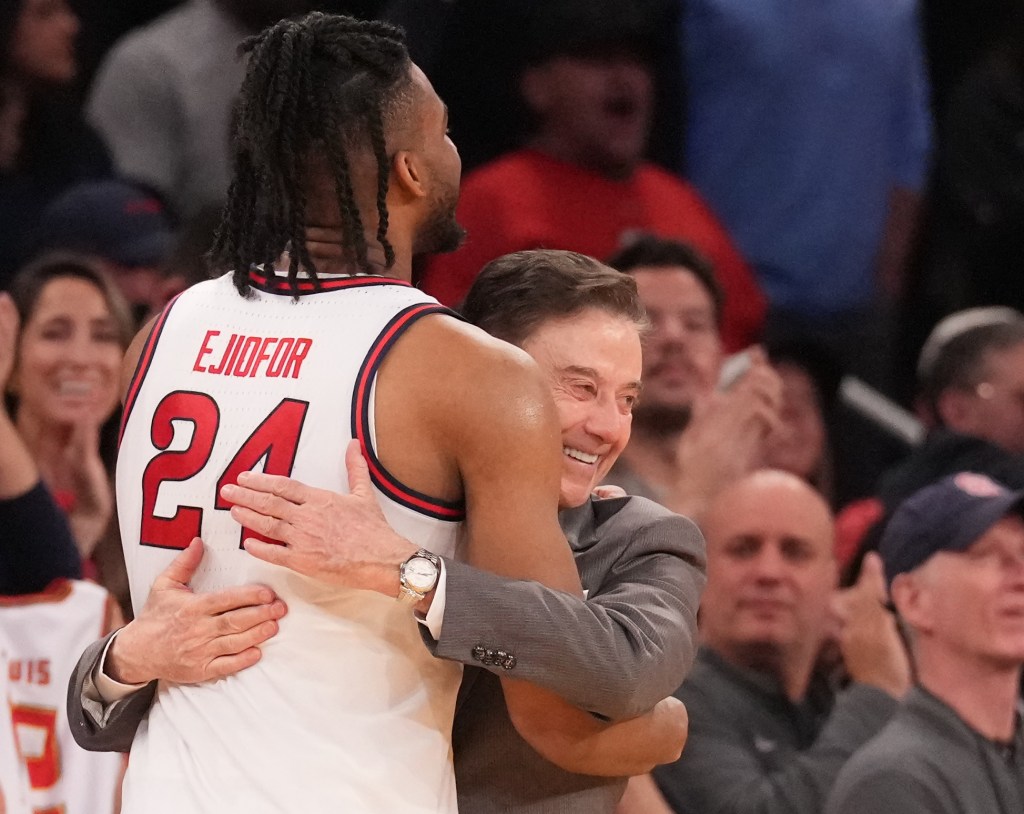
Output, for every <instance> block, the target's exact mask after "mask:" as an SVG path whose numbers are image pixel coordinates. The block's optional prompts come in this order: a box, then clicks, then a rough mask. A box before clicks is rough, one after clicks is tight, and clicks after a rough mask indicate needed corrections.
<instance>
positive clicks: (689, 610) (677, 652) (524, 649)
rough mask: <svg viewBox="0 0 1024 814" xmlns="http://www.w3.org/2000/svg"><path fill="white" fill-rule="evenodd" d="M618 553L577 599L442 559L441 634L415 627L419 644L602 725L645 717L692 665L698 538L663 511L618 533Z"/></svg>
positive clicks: (700, 576) (700, 564) (701, 576)
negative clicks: (538, 690) (557, 700)
mask: <svg viewBox="0 0 1024 814" xmlns="http://www.w3.org/2000/svg"><path fill="white" fill-rule="evenodd" d="M617 554H618V556H616V558H615V560H614V562H613V563H612V564H611V567H610V568H609V569H608V571H607V573H606V576H605V577H604V579H603V580H602V581H601V583H600V587H599V588H596V589H594V590H592V591H591V592H590V594H589V596H588V598H587V599H586V600H583V599H579V598H576V597H573V596H570V595H568V594H564V593H561V592H559V591H554V590H551V589H548V588H545V587H544V586H542V585H540V584H539V583H536V582H529V581H522V580H509V579H505V578H503V577H499V576H496V575H494V574H490V573H486V572H483V571H480V570H478V569H475V568H472V567H470V566H468V565H466V564H464V563H459V562H454V561H446V562H445V568H446V572H447V587H446V600H445V612H444V623H443V626H442V630H441V636H440V639H439V640H437V641H435V640H434V639H433V638H432V637H431V636H430V634H429V633H428V632H427V631H426V628H423V629H422V630H421V633H422V634H423V638H424V642H425V643H426V645H427V647H428V648H429V649H430V650H431V651H432V652H433V654H434V655H435V656H438V657H440V658H446V659H451V660H454V661H460V662H462V663H464V664H468V665H472V666H483V667H484V668H485V669H487V670H489V671H490V672H492V673H494V674H496V675H499V676H502V675H506V676H509V677H512V678H517V679H523V680H526V681H529V682H531V683H533V684H537V685H539V686H541V687H544V688H546V689H548V690H551V691H553V692H555V693H556V694H558V695H560V696H562V697H563V698H565V699H566V700H568V701H569V702H570V703H572V704H574V705H576V706H579V707H580V708H582V709H586V710H588V711H590V712H593V713H595V714H598V715H601V716H603V717H606V718H609V719H620V718H628V717H633V716H635V715H638V714H640V713H642V712H645V711H646V710H648V709H650V708H651V707H652V706H654V705H655V704H656V703H657V702H658V701H660V700H661V699H662V698H664V697H666V696H668V695H670V694H671V693H672V692H673V691H674V690H675V689H676V688H677V687H678V686H679V684H680V683H681V681H682V679H683V678H684V677H685V675H686V673H687V672H688V671H689V669H690V666H691V665H692V663H693V659H694V654H695V646H696V645H695V639H696V615H697V605H698V602H699V599H700V592H701V590H702V589H703V586H704V580H705V566H704V540H703V538H702V536H701V534H700V532H699V531H698V530H697V527H696V526H695V525H693V523H691V522H690V521H689V520H686V519H685V518H682V517H679V516H678V515H671V514H668V513H664V514H663V515H662V516H660V517H658V518H657V519H655V520H654V521H653V522H650V523H646V524H644V525H642V526H640V527H639V528H636V529H635V530H634V531H633V532H632V533H630V534H629V535H628V536H627V535H625V534H624V535H623V540H622V546H621V548H620V551H619V552H617ZM583 577H584V579H583V582H584V585H587V584H588V580H587V578H586V577H587V574H586V573H585V572H584V574H583Z"/></svg>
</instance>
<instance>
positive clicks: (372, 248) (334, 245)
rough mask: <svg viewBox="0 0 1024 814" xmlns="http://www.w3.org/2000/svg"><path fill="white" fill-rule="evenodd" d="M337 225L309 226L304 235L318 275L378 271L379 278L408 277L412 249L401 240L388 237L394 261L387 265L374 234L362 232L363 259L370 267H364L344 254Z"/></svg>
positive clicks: (402, 278)
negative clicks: (364, 242)
mask: <svg viewBox="0 0 1024 814" xmlns="http://www.w3.org/2000/svg"><path fill="white" fill-rule="evenodd" d="M343 240H344V238H343V233H342V231H341V227H335V228H331V227H322V226H316V227H309V228H308V229H307V235H306V249H307V251H308V252H309V256H310V258H311V259H312V261H313V262H314V263H315V264H316V268H317V271H319V272H320V273H322V274H366V273H371V274H379V275H381V276H382V277H393V278H395V279H398V280H405V281H407V282H408V281H411V280H412V251H411V248H409V247H407V246H406V245H404V243H403V242H402V241H399V240H395V239H393V238H392V248H393V249H394V250H395V260H394V263H392V265H391V266H390V267H389V266H388V265H387V259H386V257H385V255H384V248H383V247H382V246H381V245H380V243H378V242H377V239H376V236H375V235H370V234H367V235H366V259H367V261H369V265H370V269H369V270H367V269H365V268H363V267H362V266H360V265H359V264H357V263H354V262H352V259H351V258H350V257H349V256H347V255H348V253H347V252H346V251H345V244H344V242H343Z"/></svg>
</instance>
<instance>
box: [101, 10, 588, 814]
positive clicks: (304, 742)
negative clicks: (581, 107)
mask: <svg viewBox="0 0 1024 814" xmlns="http://www.w3.org/2000/svg"><path fill="white" fill-rule="evenodd" d="M244 48H245V49H246V50H247V51H249V53H250V57H249V65H248V68H247V74H246V79H245V82H244V83H243V87H242V90H241V94H240V100H239V106H238V109H237V112H236V117H235V119H236V125H235V134H234V141H233V144H234V178H233V181H232V184H231V190H230V193H229V200H228V204H227V206H226V209H225V214H224V219H223V223H222V226H221V229H220V230H219V232H218V236H217V240H216V243H215V246H214V254H213V256H214V260H215V262H216V263H217V264H218V265H219V266H220V267H222V268H224V269H228V270H230V271H229V273H227V274H225V275H224V276H223V277H221V278H219V279H217V280H212V281H209V282H206V283H201V284H199V285H197V286H195V287H193V288H192V289H189V290H188V291H186V292H185V293H183V294H182V295H181V296H180V297H179V298H178V299H177V300H175V301H174V302H173V303H172V304H171V305H170V306H169V307H168V308H167V309H166V310H165V311H164V312H163V314H162V315H161V316H160V317H159V318H158V319H157V320H156V321H155V323H154V324H153V325H152V326H149V327H147V329H144V330H143V332H142V333H141V334H140V336H139V337H138V338H137V339H136V342H135V343H133V346H132V348H130V349H129V353H128V355H127V357H126V363H125V370H126V373H127V372H131V371H134V373H133V374H132V375H131V376H130V377H128V376H126V379H127V392H126V400H125V411H124V416H125V417H124V422H123V427H122V439H121V448H120V449H121V453H120V457H119V461H118V467H117V495H118V510H119V519H120V524H121V533H122V541H123V544H124V548H125V560H126V564H127V567H128V572H129V578H130V580H131V587H132V596H133V604H134V606H135V608H136V611H138V610H140V609H141V607H142V606H143V604H144V602H145V601H146V596H147V593H148V590H149V588H150V585H151V584H152V583H153V581H154V579H155V578H156V577H157V576H158V574H160V573H161V572H162V571H163V570H164V568H165V567H166V566H167V564H168V563H170V562H171V561H172V560H173V558H174V557H175V555H176V554H177V553H178V552H179V551H180V550H181V549H184V548H186V547H187V546H188V545H189V543H190V541H191V540H192V539H193V537H195V536H198V535H199V534H200V533H201V534H202V537H203V539H204V540H205V541H206V554H205V557H204V559H203V563H202V565H201V567H200V568H199V571H198V573H197V575H196V577H195V579H194V580H193V583H192V585H193V587H194V588H196V589H197V590H199V591H209V590H217V589H221V588H225V587H229V586H235V585H241V584H244V583H262V584H264V585H266V586H268V587H269V588H270V589H272V590H273V591H274V592H275V593H276V594H277V596H279V597H280V598H281V599H282V600H283V601H284V602H286V603H287V606H288V614H287V616H286V617H285V618H283V619H282V620H281V623H280V632H279V634H278V635H277V636H276V637H275V638H274V639H273V641H272V642H271V643H269V644H267V645H266V646H265V647H264V649H263V656H262V658H261V659H260V661H259V662H258V663H257V664H256V665H255V666H253V667H251V668H250V669H248V670H244V671H243V672H241V673H239V674H238V675H236V676H233V677H231V678H228V679H225V680H223V681H215V682H208V683H204V684H200V685H196V686H182V685H177V684H174V683H172V682H161V685H160V688H159V692H158V694H157V698H156V699H155V701H154V704H153V707H152V709H151V711H150V713H149V716H148V718H147V720H146V721H145V722H144V723H143V725H142V727H141V728H140V729H139V731H138V734H137V736H136V738H135V741H134V744H133V747H132V756H131V761H130V765H129V769H128V773H127V777H126V780H125V786H124V804H123V811H124V812H125V813H126V814H134V813H135V812H140V811H145V812H150V813H152V814H161V812H180V811H190V812H233V811H238V812H242V811H244V812H247V814H250V813H251V812H263V811H266V812H280V811H297V810H309V811H328V810H331V811H333V810H344V811H348V812H367V813H369V812H380V811H403V812H428V811H429V812H454V811H455V789H454V782H453V776H452V763H451V748H450V733H451V724H452V716H453V712H454V704H455V693H456V690H457V688H458V681H459V675H460V670H461V668H459V667H457V666H454V665H453V664H452V663H450V662H445V661H442V660H439V659H433V658H432V657H431V656H430V654H429V653H428V652H427V651H426V650H425V648H423V646H422V643H421V641H420V635H419V633H418V632H417V622H416V621H415V619H414V617H413V615H412V609H414V608H417V607H418V608H420V609H425V608H426V607H427V606H428V605H429V604H430V596H429V594H430V592H431V591H432V589H433V586H434V584H435V583H436V580H437V578H438V559H437V555H439V554H451V553H453V551H454V546H455V540H456V534H458V533H459V532H460V530H461V529H462V528H463V526H464V527H465V555H466V557H467V559H468V560H469V561H470V562H471V563H473V564H474V565H477V566H480V567H482V568H485V569H488V570H491V571H494V572H497V573H499V574H503V575H506V576H511V577H524V578H535V579H540V580H542V581H544V582H546V583H547V584H548V585H550V586H551V587H553V588H556V589H559V590H563V591H566V592H572V593H576V594H577V595H578V594H579V592H580V586H579V580H578V576H577V575H576V572H575V568H574V565H573V561H572V557H571V553H570V550H569V548H568V546H567V545H566V544H565V540H564V538H563V537H562V535H561V532H560V531H559V528H558V525H557V521H556V505H557V496H558V491H559V490H558V483H559V474H560V469H561V463H560V457H561V456H560V454H559V453H560V443H559V440H558V439H559V428H558V422H557V418H556V416H555V415H554V411H553V407H552V404H551V401H550V397H549V396H548V394H547V393H546V384H545V383H544V381H543V380H542V377H541V376H540V375H539V373H538V371H537V369H536V367H535V366H534V364H533V363H532V362H531V361H530V360H529V359H528V357H526V355H525V354H523V353H521V352H519V351H517V350H515V349H513V348H511V347H510V346H507V345H505V344H503V343H500V342H497V341H495V340H492V339H490V338H488V337H487V336H485V335H484V334H483V333H482V332H480V331H478V330H476V329H473V328H471V327H469V326H466V325H464V324H462V323H461V322H459V321H458V320H456V319H453V318H451V316H449V315H448V314H447V313H446V312H445V310H444V309H443V308H441V307H440V306H438V304H437V303H436V302H435V301H434V300H432V299H431V298H429V297H427V296H426V295H423V294H422V293H420V292H419V291H417V290H416V289H414V288H412V287H411V286H410V285H409V281H410V279H411V274H412V272H411V260H412V256H413V254H414V253H420V252H437V251H443V250H445V249H450V248H453V247H454V246H456V245H457V244H458V242H459V239H460V237H461V230H460V229H459V228H458V226H457V224H456V223H455V221H454V216H453V212H454V207H455V203H456V199H457V195H458V181H459V171H460V162H459V158H458V154H457V152H456V150H455V147H454V145H453V144H452V142H451V140H450V139H449V138H448V136H447V133H446V128H447V114H446V110H445V107H444V105H443V103H442V102H441V100H440V99H439V98H438V97H437V94H436V93H435V92H434V90H433V88H432V87H431V86H430V83H429V81H428V80H427V78H426V77H425V76H424V75H423V73H422V72H421V71H420V70H419V69H418V68H417V67H416V66H415V65H413V64H412V63H411V62H410V61H409V58H408V55H407V52H406V49H405V46H404V44H403V42H402V35H401V32H400V31H398V30H397V29H394V28H392V27H390V26H387V25H385V24H382V23H377V22H360V21H355V20H352V19H350V18H346V17H339V16H329V15H323V14H316V13H315V14H311V15H308V16H307V17H305V18H303V19H301V20H298V21H282V22H281V23H278V24H277V25H275V26H273V27H271V28H269V29H268V30H266V31H265V32H263V33H262V34H260V35H259V36H257V37H254V38H252V39H250V40H249V41H247V42H246V44H245V45H244ZM286 249H287V250H288V255H284V252H285V250H286ZM379 275H385V276H379ZM352 438H356V439H358V441H359V442H360V444H361V446H362V449H363V454H364V456H365V457H366V458H367V460H368V462H369V465H370V470H371V472H372V475H373V482H374V485H375V488H376V489H377V491H378V493H379V498H380V502H381V504H382V506H383V508H384V512H385V514H386V516H387V517H388V520H389V521H390V522H391V524H392V525H393V526H394V527H395V528H396V529H397V530H399V531H400V532H401V534H403V535H404V536H405V537H407V538H409V539H410V540H413V541H414V542H415V543H416V544H417V545H419V546H421V548H420V550H419V551H418V553H417V554H416V555H414V556H413V557H408V554H407V553H406V552H405V550H404V548H403V549H401V554H398V553H396V556H395V558H394V559H393V561H390V562H387V561H386V558H385V561H381V560H377V561H375V562H374V563H367V564H365V567H360V566H359V565H356V566H355V567H353V569H352V582H353V584H359V585H361V586H366V585H373V586H375V587H376V589H377V591H376V592H369V591H363V590H358V591H357V590H352V589H349V588H346V587H345V586H344V585H340V586H338V585H335V586H333V587H332V586H327V585H325V584H323V583H318V582H316V581H313V580H310V579H306V578H303V577H301V576H297V575H295V574H293V573H290V572H285V571H283V570H281V569H279V568H276V567H274V566H271V565H269V564H267V563H264V562H262V561H259V560H257V559H255V558H253V557H250V556H249V555H248V554H247V553H246V552H245V551H244V550H242V548H241V541H242V540H243V539H244V538H246V537H248V536H250V534H249V532H247V531H246V530H244V529H241V528H240V527H239V525H238V524H237V523H234V522H233V521H232V520H231V516H230V514H229V512H228V506H227V504H226V503H224V502H223V501H222V500H220V499H219V498H218V494H219V491H220V489H221V488H222V487H223V486H224V485H226V484H231V483H233V482H234V481H235V480H236V478H237V476H238V475H239V473H241V472H243V471H245V470H248V469H252V468H257V469H262V470H263V471H265V472H268V473H272V474H284V475H294V476H295V477H297V478H301V479H302V480H303V481H305V482H307V483H309V484H311V485H315V486H318V487H321V488H327V489H333V490H340V491H344V490H345V488H346V479H345V475H344V474H343V473H344V463H343V461H342V456H343V453H344V449H345V446H346V443H347V442H348V441H349V440H350V439H352ZM396 552H397V549H396ZM384 594H387V595H384ZM391 597H395V598H397V600H398V601H395V599H393V598H391ZM117 644H118V639H117V638H115V639H114V640H113V645H112V648H113V649H112V650H111V655H112V656H113V655H115V654H116V648H117ZM114 661H115V662H116V659H114ZM141 669H143V670H144V667H142V668H141ZM114 677H115V678H118V679H119V680H121V681H124V682H125V683H134V682H137V681H140V680H146V678H147V677H146V676H145V675H144V674H142V675H139V674H135V675H133V674H131V673H130V670H129V671H125V672H123V673H121V674H120V675H117V676H114ZM507 693H508V702H509V706H510V710H516V709H521V710H522V711H523V714H524V715H537V716H540V717H543V716H545V715H548V714H551V713H550V711H551V710H552V709H553V708H557V707H559V706H560V705H562V702H560V701H558V699H554V698H551V697H550V696H549V695H547V694H543V693H540V692H539V691H536V690H534V689H533V688H532V687H531V686H530V685H527V684H522V683H517V684H515V685H513V684H512V683H511V682H510V683H509V684H508V685H507Z"/></svg>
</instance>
